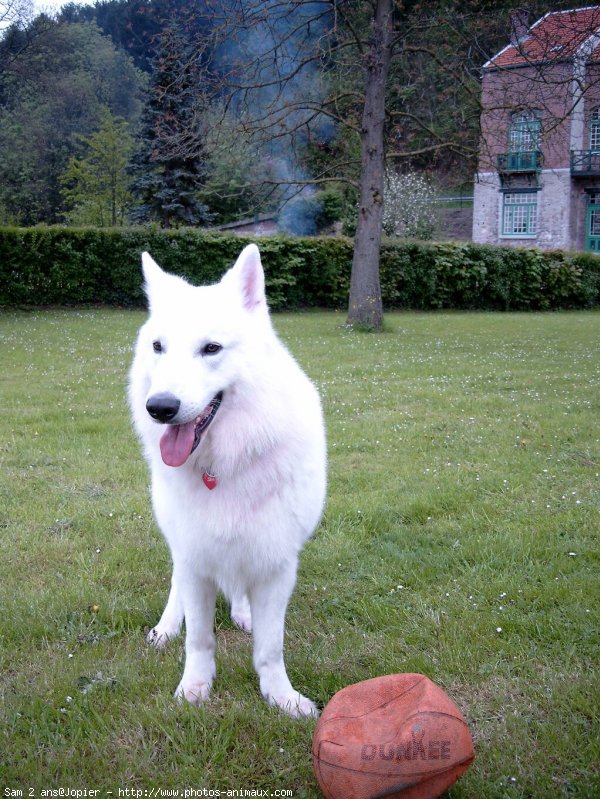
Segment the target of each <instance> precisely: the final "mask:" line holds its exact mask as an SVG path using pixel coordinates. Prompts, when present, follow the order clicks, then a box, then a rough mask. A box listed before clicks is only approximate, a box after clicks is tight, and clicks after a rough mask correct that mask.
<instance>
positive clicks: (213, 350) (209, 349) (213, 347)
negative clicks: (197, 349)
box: [202, 341, 223, 355]
mask: <svg viewBox="0 0 600 799" xmlns="http://www.w3.org/2000/svg"><path fill="white" fill-rule="evenodd" d="M222 349H223V347H222V346H221V345H220V344H217V342H216V341H211V342H210V344H206V345H205V346H204V347H202V355H216V354H217V353H218V352H221V350H222Z"/></svg>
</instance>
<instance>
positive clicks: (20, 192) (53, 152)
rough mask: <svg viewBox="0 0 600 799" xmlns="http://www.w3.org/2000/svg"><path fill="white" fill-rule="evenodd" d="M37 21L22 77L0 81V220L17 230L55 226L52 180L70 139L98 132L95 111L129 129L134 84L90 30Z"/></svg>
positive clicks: (120, 56)
mask: <svg viewBox="0 0 600 799" xmlns="http://www.w3.org/2000/svg"><path fill="white" fill-rule="evenodd" d="M40 21H41V24H42V30H43V32H39V35H38V36H37V38H36V42H35V47H34V48H33V49H31V50H28V58H27V59H26V64H25V63H24V64H23V67H24V68H26V70H27V73H26V77H22V76H21V75H16V74H15V73H13V72H7V73H3V74H0V96H2V94H3V96H4V100H3V102H2V101H0V215H1V217H0V218H1V219H2V221H6V222H17V223H19V224H24V225H29V224H37V223H39V222H45V223H48V224H53V223H56V222H59V221H61V220H62V218H63V217H62V214H63V211H64V210H65V209H64V197H63V194H62V190H61V184H60V178H61V176H62V175H63V173H64V171H65V169H66V167H67V164H68V162H69V159H70V158H71V156H73V155H75V154H76V153H77V150H78V147H79V143H78V139H77V137H78V136H80V135H81V136H89V135H90V134H91V133H92V132H94V131H96V130H97V129H98V127H99V125H100V121H101V113H102V108H103V107H108V108H109V109H110V111H111V113H113V114H115V115H118V116H121V117H123V118H125V119H127V121H128V122H130V123H132V124H135V122H136V121H137V117H138V115H139V109H140V99H139V94H140V90H141V85H142V76H141V75H140V73H139V72H138V70H136V69H135V67H134V66H133V64H132V63H131V61H130V59H129V58H128V57H127V55H125V53H123V52H119V51H117V50H116V49H115V47H114V46H113V44H112V42H111V41H110V39H108V38H107V37H106V36H102V35H101V34H100V32H99V31H98V28H97V27H96V26H95V25H93V24H73V25H60V24H57V23H51V22H50V21H49V20H48V19H47V18H44V19H41V20H40ZM37 25H38V21H35V22H34V23H33V25H32V27H33V28H34V29H35V30H37Z"/></svg>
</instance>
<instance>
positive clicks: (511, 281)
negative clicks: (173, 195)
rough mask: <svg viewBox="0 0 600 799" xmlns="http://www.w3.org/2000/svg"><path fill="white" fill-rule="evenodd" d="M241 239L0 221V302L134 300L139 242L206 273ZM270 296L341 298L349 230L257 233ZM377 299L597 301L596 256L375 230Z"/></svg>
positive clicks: (540, 304) (178, 269)
mask: <svg viewBox="0 0 600 799" xmlns="http://www.w3.org/2000/svg"><path fill="white" fill-rule="evenodd" d="M249 241H250V239H245V238H242V237H239V236H233V235H228V234H223V233H212V232H210V233H207V232H205V231H201V230H196V229H191V228H182V229H179V230H170V231H163V230H159V229H158V228H122V229H117V228H85V229H84V228H80V229H67V228H61V227H48V228H46V227H36V228H11V227H5V228H0V305H5V306H15V305H80V304H92V303H101V304H107V305H123V306H140V305H142V304H143V302H144V297H143V293H142V289H141V279H140V267H139V263H140V253H141V252H142V251H144V250H148V251H149V252H151V253H152V255H153V256H154V257H155V258H156V260H157V261H158V262H159V263H160V264H161V265H162V266H163V267H164V268H165V269H167V270H169V271H172V272H175V273H177V274H181V275H183V276H185V277H187V278H188V279H189V280H190V281H191V282H193V283H197V284H203V283H210V282H214V281H215V280H217V279H218V278H219V277H220V275H221V274H222V273H223V272H224V271H225V270H226V269H227V268H228V267H229V266H230V265H231V264H232V263H233V261H234V260H235V258H236V257H237V255H238V254H239V252H240V250H241V249H242V247H243V246H244V245H245V244H247V243H248V242H249ZM259 245H260V250H261V253H262V259H263V263H264V266H265V272H266V279H267V291H268V295H269V302H270V305H271V307H272V308H307V307H321V308H342V307H344V306H345V305H346V303H347V300H348V291H349V283H350V267H351V262H352V242H351V240H349V239H344V238H333V237H324V238H304V239H302V238H287V237H284V236H274V237H264V238H261V239H260V240H259ZM381 284H382V293H383V298H384V303H385V305H386V307H387V308H414V309H421V310H426V309H436V308H459V309H484V310H519V311H523V310H550V309H555V308H587V307H593V306H597V305H599V304H600V259H598V258H597V256H593V255H587V254H583V253H575V252H562V251H551V252H543V251H541V250H536V249H521V248H512V247H494V246H491V245H478V244H471V243H441V242H435V243H433V242H417V241H402V242H398V241H392V240H387V241H386V242H384V244H383V246H382V249H381Z"/></svg>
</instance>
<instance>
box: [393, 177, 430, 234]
mask: <svg viewBox="0 0 600 799" xmlns="http://www.w3.org/2000/svg"><path fill="white" fill-rule="evenodd" d="M434 200H435V192H434V190H433V187H432V185H431V183H430V182H429V180H428V179H427V178H426V177H425V176H424V175H418V174H417V173H416V172H408V173H406V174H405V175H399V174H397V173H396V172H394V171H393V170H391V169H387V170H386V173H385V183H384V189H383V229H384V231H385V233H387V235H388V236H399V237H402V238H411V239H421V240H424V239H430V238H431V237H432V236H433V231H434V229H435V210H434V204H433V203H434Z"/></svg>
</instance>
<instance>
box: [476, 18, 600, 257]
mask: <svg viewBox="0 0 600 799" xmlns="http://www.w3.org/2000/svg"><path fill="white" fill-rule="evenodd" d="M511 31H512V35H511V42H510V44H508V45H507V46H506V47H505V48H504V49H503V50H501V51H500V52H499V53H498V54H497V55H495V56H494V57H493V58H492V59H490V61H488V62H487V64H485V65H484V68H483V78H482V114H481V145H480V157H479V166H478V172H477V175H476V179H475V188H474V210H473V240H474V241H477V242H484V243H493V244H508V245H520V246H538V247H541V248H543V249H554V248H564V249H576V250H590V251H592V252H600V6H588V7H586V8H579V9H573V10H571V11H559V12H550V13H548V14H546V15H545V16H544V17H542V18H541V19H540V20H538V21H537V22H536V23H535V24H534V25H532V26H531V27H528V25H527V20H526V15H525V14H524V12H515V13H514V14H513V15H512V17H511Z"/></svg>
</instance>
